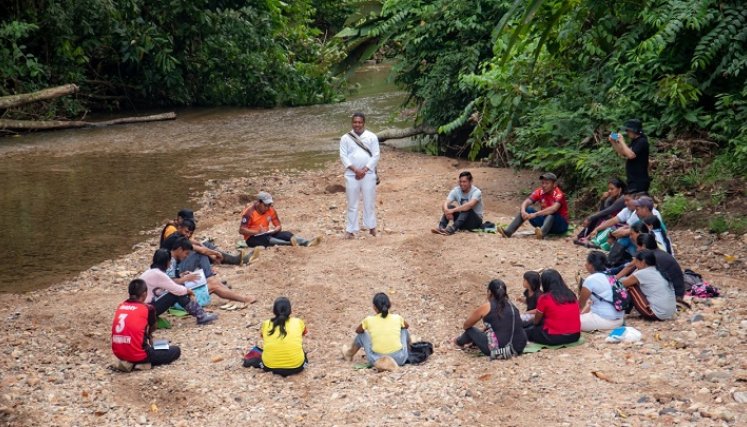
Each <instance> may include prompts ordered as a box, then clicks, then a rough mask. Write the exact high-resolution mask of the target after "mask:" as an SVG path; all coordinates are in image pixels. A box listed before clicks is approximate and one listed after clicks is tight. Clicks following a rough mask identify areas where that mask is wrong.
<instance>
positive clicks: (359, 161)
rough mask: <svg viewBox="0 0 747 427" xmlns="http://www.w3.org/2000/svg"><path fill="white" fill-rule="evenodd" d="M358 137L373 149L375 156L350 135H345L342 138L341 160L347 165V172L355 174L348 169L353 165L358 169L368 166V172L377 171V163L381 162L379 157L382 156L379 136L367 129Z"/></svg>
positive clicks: (347, 173)
mask: <svg viewBox="0 0 747 427" xmlns="http://www.w3.org/2000/svg"><path fill="white" fill-rule="evenodd" d="M358 139H360V140H361V141H362V142H363V144H365V145H366V147H368V149H369V150H371V154H373V157H372V156H369V155H368V153H366V151H365V150H363V149H362V148H361V147H359V146H358V144H356V143H355V141H354V140H353V138H351V137H350V135H348V134H345V135H343V136H342V138H340V161H342V165H343V166H344V167H345V174H346V175H355V172H353V171H352V170H350V169H348V168H349V167H350V166H351V165H352V166H354V167H355V168H357V169H362V168H363V167H367V168H368V173H375V172H374V171H375V170H376V165H377V164H378V163H379V157H381V151H380V150H379V138H377V137H376V135H375V134H374V133H373V132H369V131H367V130H365V131H363V134H362V135H359V136H358Z"/></svg>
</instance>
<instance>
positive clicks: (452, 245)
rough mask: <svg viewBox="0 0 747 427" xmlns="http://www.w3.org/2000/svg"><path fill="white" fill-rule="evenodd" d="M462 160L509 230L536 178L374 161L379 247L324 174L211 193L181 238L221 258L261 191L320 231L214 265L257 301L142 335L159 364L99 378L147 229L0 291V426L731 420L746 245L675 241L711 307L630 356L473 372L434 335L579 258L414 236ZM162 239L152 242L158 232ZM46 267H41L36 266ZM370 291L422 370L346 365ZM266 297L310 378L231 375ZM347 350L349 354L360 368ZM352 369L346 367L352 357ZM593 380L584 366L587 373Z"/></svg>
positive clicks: (524, 362) (487, 241)
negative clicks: (128, 241)
mask: <svg viewBox="0 0 747 427" xmlns="http://www.w3.org/2000/svg"><path fill="white" fill-rule="evenodd" d="M464 168H469V169H470V170H472V172H473V174H474V175H475V184H476V185H477V186H478V187H480V188H481V189H482V190H483V197H484V200H485V203H486V212H487V218H486V219H488V220H492V221H497V222H502V223H507V222H508V221H509V220H510V217H511V216H512V213H513V212H514V211H515V209H516V208H517V206H518V203H519V202H520V200H521V199H522V198H523V197H524V196H525V195H526V194H527V192H528V191H529V190H530V189H531V188H532V187H533V178H534V174H532V173H517V172H515V171H511V170H506V169H495V168H488V167H484V166H482V165H480V164H469V163H466V162H461V163H460V162H458V161H455V160H450V159H445V158H434V157H426V156H421V155H417V154H410V153H405V152H399V151H393V150H388V149H387V150H385V151H384V156H383V161H382V177H383V183H382V184H381V186H380V187H379V212H378V214H379V218H380V221H381V225H380V227H379V228H380V229H381V230H382V231H383V232H382V233H381V235H380V236H379V237H378V238H370V237H363V236H362V237H361V238H359V239H357V240H352V241H347V240H343V239H341V235H342V231H343V224H344V208H345V198H344V193H341V192H336V191H337V190H339V188H335V184H340V183H342V177H341V171H340V167H339V166H338V165H337V164H336V163H335V164H330V165H329V166H328V167H327V168H326V169H324V170H320V171H312V172H303V173H300V172H299V173H280V172H277V173H275V174H270V175H264V176H262V177H247V178H242V179H236V180H232V181H228V182H221V183H213V185H212V186H211V187H212V189H211V190H209V191H207V192H206V193H205V194H204V195H203V197H202V199H201V201H200V204H201V205H202V206H203V208H202V209H201V210H200V211H199V212H198V219H199V228H198V235H200V236H205V237H208V236H209V237H212V238H214V239H215V241H216V242H217V243H218V244H219V245H220V246H222V247H224V248H231V249H233V248H234V247H235V244H236V242H237V241H238V240H239V236H238V234H237V230H238V224H239V213H240V211H241V209H242V207H243V203H244V202H245V199H243V198H242V196H243V195H246V194H253V193H254V192H256V191H258V190H259V189H265V190H268V191H270V192H272V193H273V195H274V196H275V201H276V206H277V208H278V210H279V213H280V215H281V219H282V220H283V222H284V226H285V228H286V229H290V230H292V231H297V232H298V234H300V235H302V236H306V237H311V236H315V235H321V236H323V237H324V242H323V244H322V245H321V246H319V247H317V248H282V249H277V248H275V249H269V250H266V251H263V253H262V255H261V257H260V259H259V260H258V261H257V262H256V263H254V264H252V265H251V266H249V267H231V266H225V267H219V268H218V270H219V274H220V276H222V277H223V278H224V279H226V280H228V282H229V283H230V284H231V285H232V286H233V288H234V290H236V291H239V292H243V293H249V294H252V295H255V296H257V297H258V298H259V302H258V303H257V304H255V305H252V306H250V307H248V308H247V309H245V310H241V311H235V312H225V311H222V310H219V309H218V307H219V306H220V305H222V304H223V303H224V301H221V300H220V299H218V298H214V299H213V303H212V305H211V307H209V308H210V309H211V310H214V311H216V312H219V313H220V319H219V320H218V321H217V322H215V324H213V325H209V326H204V327H198V326H196V325H195V323H194V320H193V319H192V318H184V319H175V318H170V320H171V321H172V323H173V328H172V329H170V330H163V331H158V332H157V333H156V336H157V337H161V338H167V339H169V340H170V341H171V342H172V343H174V344H177V345H180V346H181V347H182V358H181V359H180V360H178V361H177V362H175V363H174V364H173V365H171V366H167V367H159V368H156V369H153V370H150V371H142V372H133V373H129V374H122V373H115V372H112V371H111V370H109V369H108V365H109V364H110V362H111V352H110V349H109V334H110V328H111V316H112V315H113V311H114V309H115V308H116V306H117V305H118V304H119V303H120V302H121V301H122V300H123V299H125V298H126V294H127V292H126V285H127V283H128V282H129V280H131V279H132V278H135V277H136V276H137V275H138V274H139V273H140V272H142V271H143V270H145V269H146V268H147V267H148V265H149V261H150V257H151V255H152V253H153V250H154V249H155V248H156V240H157V236H156V234H157V231H154V232H152V233H150V236H149V237H148V238H147V240H146V241H145V242H143V243H141V244H138V245H136V246H135V247H134V248H133V252H132V253H131V254H130V255H127V256H125V257H122V258H119V259H115V260H111V261H107V262H103V263H101V264H99V265H96V266H94V267H92V268H90V269H89V270H87V271H84V272H82V273H81V274H80V275H79V276H78V277H76V278H75V279H74V280H71V281H68V282H65V283H60V284H58V285H56V286H53V287H51V288H49V289H46V290H41V291H36V292H32V293H27V294H21V295H11V294H6V295H0V315H1V317H0V319H2V322H1V324H2V329H1V330H0V334H1V336H2V341H3V342H4V345H3V346H2V347H1V348H2V352H3V353H4V354H3V356H4V357H2V359H0V373H1V375H2V377H1V378H0V423H1V424H5V425H14V426H15V425H19V426H21V425H45V426H48V425H60V426H68V425H158V426H161V425H163V426H169V425H174V426H192V425H206V426H227V425H238V424H246V423H247V422H249V423H252V424H253V425H291V424H292V425H383V424H390V423H396V424H413V425H508V426H513V425H515V426H532V425H567V426H575V425H631V426H639V425H641V426H643V425H671V424H678V425H746V424H747V403H745V402H747V358H746V357H745V355H746V353H747V346H746V345H745V337H747V299H746V298H745V296H744V295H745V294H744V286H745V285H744V278H745V263H744V260H745V259H746V258H745V246H747V242H746V241H745V240H747V238H745V237H744V236H730V235H723V236H714V235H709V234H706V233H702V232H699V231H676V232H674V233H673V240H674V242H675V244H676V245H677V251H678V252H677V253H678V258H679V259H680V261H681V263H682V264H683V266H691V267H693V268H694V269H696V270H697V271H700V272H702V273H705V275H706V278H707V279H708V280H710V281H711V282H713V283H715V284H716V285H718V286H719V287H720V288H721V290H722V291H723V293H724V297H723V298H717V299H713V300H706V301H694V302H693V310H692V311H691V312H687V313H682V314H680V315H679V316H678V318H677V319H676V320H674V321H669V322H660V323H650V322H645V321H642V320H640V319H639V318H638V317H636V316H630V317H629V318H628V322H627V323H628V325H631V326H634V327H636V328H638V329H639V330H641V331H642V333H643V335H644V340H643V341H642V342H641V343H637V344H607V343H605V341H604V338H605V336H606V335H605V334H602V333H597V334H590V335H587V336H586V340H587V343H586V344H584V345H582V346H579V347H575V348H571V349H562V350H555V351H547V350H546V351H542V352H539V353H535V354H529V355H524V356H521V357H519V358H516V359H513V360H510V361H495V362H490V361H488V360H487V359H486V358H483V357H477V356H476V355H475V354H474V353H470V352H467V351H462V350H457V349H455V348H453V347H452V346H451V345H450V344H449V341H450V339H451V338H453V337H454V336H456V335H457V334H458V333H459V327H460V325H461V323H462V322H463V320H464V318H465V317H466V316H467V315H468V313H469V312H470V311H471V310H472V309H473V308H474V307H476V306H477V305H479V304H480V303H481V302H482V301H483V299H484V296H485V286H486V284H487V282H488V281H489V280H490V279H491V278H495V277H499V278H502V279H504V280H505V281H506V282H507V283H508V284H509V291H510V294H511V296H512V298H514V299H516V298H518V297H519V296H520V294H521V291H522V288H521V275H522V274H523V273H524V271H526V270H528V269H540V268H547V267H553V268H556V269H558V270H559V271H560V272H561V273H562V274H563V275H564V277H565V278H566V279H567V281H568V282H573V281H574V276H575V274H576V272H578V271H581V269H582V265H583V259H584V255H585V253H586V250H585V249H583V248H579V247H576V246H573V245H572V244H570V243H569V242H568V241H567V240H564V239H553V240H545V241H541V242H538V241H536V240H534V239H532V238H531V237H517V238H514V239H511V240H505V239H502V238H501V237H499V236H497V235H490V234H472V233H459V234H457V235H455V236H450V237H444V236H437V235H432V234H430V233H429V231H428V230H429V229H430V228H431V227H433V226H434V225H435V224H436V222H437V220H438V217H439V205H440V203H441V202H442V200H443V199H444V198H445V196H446V194H447V192H448V190H449V189H450V188H451V187H453V186H454V185H455V182H456V175H457V173H458V171H459V170H461V169H464ZM158 231H160V230H158ZM50 262H54V260H50ZM377 291H385V292H387V293H388V294H389V295H390V297H391V298H392V300H393V305H394V307H393V311H394V312H396V313H399V314H401V315H402V316H403V317H404V318H405V319H406V320H407V321H408V322H409V323H410V325H411V330H412V332H413V333H414V334H415V335H416V336H418V337H420V338H421V339H423V340H427V341H431V342H433V343H434V345H435V347H436V349H435V354H434V355H433V356H432V357H431V358H430V359H429V360H428V361H427V362H426V363H425V364H424V365H421V366H406V367H404V368H402V369H399V370H398V371H396V372H391V373H376V372H374V371H373V370H354V369H353V365H352V364H351V363H349V362H345V361H343V360H342V359H341V358H340V350H339V348H340V346H341V345H342V344H343V343H347V342H349V341H350V340H352V338H353V329H354V327H355V326H356V325H357V324H358V322H360V320H361V319H362V318H363V317H364V316H366V315H368V314H370V312H371V308H370V307H371V298H372V296H373V294H374V293H375V292H377ZM280 295H285V296H288V297H289V298H290V299H291V301H292V302H293V307H294V314H295V315H297V316H300V317H301V318H303V319H304V320H305V321H306V323H307V325H308V328H309V331H310V333H309V335H308V337H307V338H306V340H305V347H306V349H307V350H308V351H309V359H310V362H311V366H310V368H309V369H308V370H306V371H305V372H304V373H302V374H301V375H298V376H296V377H291V378H287V379H283V378H280V377H276V376H273V375H271V374H266V373H263V372H260V371H258V370H253V369H244V368H242V367H241V356H242V354H243V352H245V350H246V349H247V348H248V347H250V346H251V345H253V344H255V343H256V342H257V341H258V336H259V330H258V328H259V323H260V322H261V321H262V320H263V319H265V318H268V317H270V316H271V306H272V301H273V300H274V299H275V298H276V297H277V296H280ZM358 357H359V358H360V357H361V356H360V355H359V356H358ZM358 361H362V360H358ZM593 373H596V375H595V374H593Z"/></svg>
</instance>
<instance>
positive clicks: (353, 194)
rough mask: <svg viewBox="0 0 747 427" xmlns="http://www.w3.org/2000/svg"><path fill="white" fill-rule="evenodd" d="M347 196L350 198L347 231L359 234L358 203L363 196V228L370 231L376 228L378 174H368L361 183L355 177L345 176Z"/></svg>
mask: <svg viewBox="0 0 747 427" xmlns="http://www.w3.org/2000/svg"><path fill="white" fill-rule="evenodd" d="M345 194H346V195H347V196H348V221H347V227H346V231H347V232H348V233H357V232H358V231H360V226H359V225H358V203H360V199H361V194H362V195H363V226H364V227H366V228H368V229H369V230H371V229H374V228H376V174H374V173H367V174H366V176H364V177H363V179H361V180H360V181H359V180H357V179H355V175H352V176H350V175H347V174H346V175H345Z"/></svg>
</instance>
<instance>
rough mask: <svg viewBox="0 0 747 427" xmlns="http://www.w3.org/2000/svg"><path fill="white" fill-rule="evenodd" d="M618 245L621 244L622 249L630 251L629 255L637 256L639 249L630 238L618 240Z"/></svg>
mask: <svg viewBox="0 0 747 427" xmlns="http://www.w3.org/2000/svg"><path fill="white" fill-rule="evenodd" d="M617 243H619V244H620V245H621V246H622V247H624V248H625V250H626V251H628V253H629V254H631V255H633V256H635V254H636V253H638V247H637V246H636V244H635V243H633V240H632V239H631V238H630V237H622V238H619V239H617Z"/></svg>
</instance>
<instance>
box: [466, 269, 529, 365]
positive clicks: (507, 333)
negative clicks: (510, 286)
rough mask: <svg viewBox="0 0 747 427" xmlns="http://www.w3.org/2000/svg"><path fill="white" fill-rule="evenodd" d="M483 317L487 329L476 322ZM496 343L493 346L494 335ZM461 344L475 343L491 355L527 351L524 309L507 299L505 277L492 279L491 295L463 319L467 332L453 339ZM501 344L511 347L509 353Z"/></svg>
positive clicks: (498, 356) (515, 354)
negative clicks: (522, 312) (478, 327)
mask: <svg viewBox="0 0 747 427" xmlns="http://www.w3.org/2000/svg"><path fill="white" fill-rule="evenodd" d="M480 319H482V321H483V323H484V324H485V332H483V331H481V330H479V329H477V328H476V327H475V324H476V323H477V322H478V321H479V320H480ZM489 334H495V339H496V340H495V344H494V345H493V348H491V340H492V336H490V335H489ZM454 343H455V344H456V345H457V346H458V347H464V346H466V345H469V344H474V345H476V346H477V348H479V349H480V351H481V352H482V353H483V354H484V355H486V356H490V357H491V358H493V359H495V358H509V357H512V356H518V355H520V354H521V353H523V352H524V347H526V345H527V336H526V333H525V332H524V329H523V328H522V322H521V313H520V312H519V309H518V308H516V307H515V306H514V305H513V304H512V303H511V301H509V299H508V293H507V291H506V284H505V283H504V282H503V281H502V280H498V279H495V280H491V281H490V283H489V284H488V299H487V301H486V302H485V303H484V304H483V305H481V306H479V307H477V309H476V310H475V311H473V312H472V314H471V315H470V316H469V317H468V318H467V320H465V321H464V333H463V334H462V335H460V336H459V337H457V338H456V339H455V340H454ZM500 347H508V352H509V354H501V352H500Z"/></svg>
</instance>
